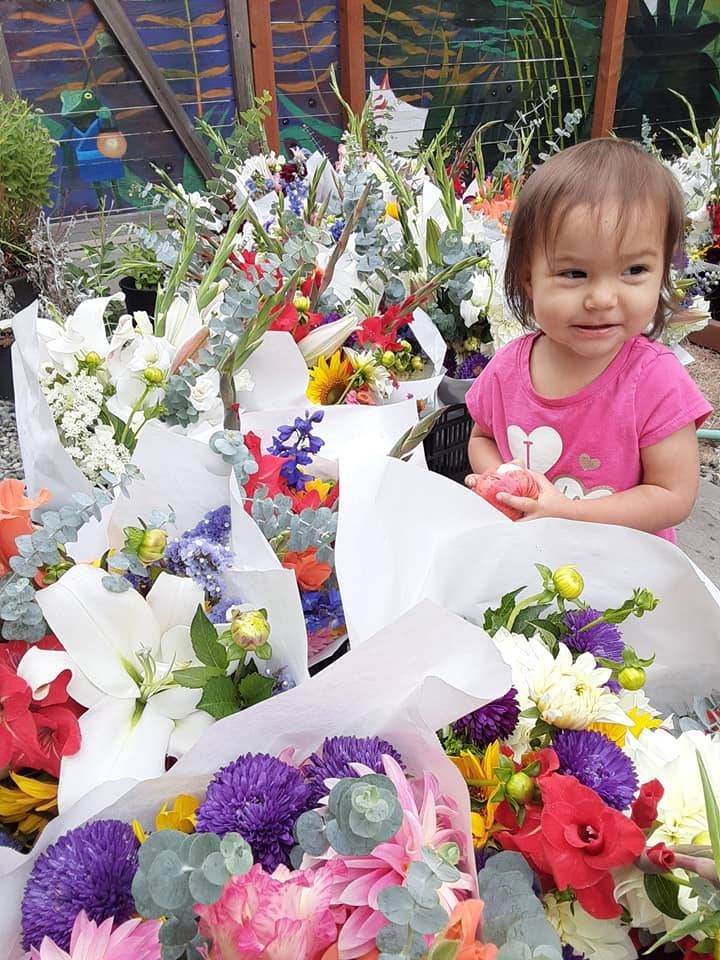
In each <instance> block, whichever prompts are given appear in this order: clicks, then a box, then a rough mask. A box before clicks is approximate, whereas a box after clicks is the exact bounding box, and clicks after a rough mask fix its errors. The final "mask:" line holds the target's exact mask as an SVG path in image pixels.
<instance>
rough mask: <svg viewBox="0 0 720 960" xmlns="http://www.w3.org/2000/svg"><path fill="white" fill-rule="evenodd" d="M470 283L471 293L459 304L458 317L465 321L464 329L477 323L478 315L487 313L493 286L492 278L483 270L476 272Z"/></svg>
mask: <svg viewBox="0 0 720 960" xmlns="http://www.w3.org/2000/svg"><path fill="white" fill-rule="evenodd" d="M470 282H471V283H472V293H471V294H470V296H469V297H468V298H467V299H465V300H463V301H462V303H461V304H460V316H461V317H462V318H463V320H464V321H465V326H466V327H471V326H472V325H473V324H474V323H477V321H478V320H479V318H480V314H484V313H486V312H487V310H488V307H489V305H490V297H491V296H492V293H493V286H494V285H493V282H492V278H491V277H490V276H488V274H487V273H486V272H485V271H484V270H478V271H476V272H475V273H474V274H473V276H472V279H471V281H470Z"/></svg>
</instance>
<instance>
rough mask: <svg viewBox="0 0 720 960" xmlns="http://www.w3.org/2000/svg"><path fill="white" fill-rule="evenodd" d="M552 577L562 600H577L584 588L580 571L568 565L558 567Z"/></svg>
mask: <svg viewBox="0 0 720 960" xmlns="http://www.w3.org/2000/svg"><path fill="white" fill-rule="evenodd" d="M552 579H553V584H554V586H555V589H556V590H557V592H558V593H559V594H560V596H561V597H562V598H563V599H564V600H577V598H578V597H579V596H580V594H581V593H582V592H583V590H584V589H585V584H584V583H583V578H582V577H581V576H580V571H579V570H578V569H577V568H576V567H573V566H570V565H568V566H565V567H558V569H557V570H556V571H555V573H554V574H553V575H552Z"/></svg>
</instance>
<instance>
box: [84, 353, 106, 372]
mask: <svg viewBox="0 0 720 960" xmlns="http://www.w3.org/2000/svg"><path fill="white" fill-rule="evenodd" d="M102 362H103V358H102V357H101V356H100V354H99V353H95V351H94V350H91V351H90V353H88V354H87V356H86V357H85V364H86V366H87V368H88V369H89V370H97V368H98V367H100V366H102Z"/></svg>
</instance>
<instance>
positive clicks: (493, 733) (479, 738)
mask: <svg viewBox="0 0 720 960" xmlns="http://www.w3.org/2000/svg"><path fill="white" fill-rule="evenodd" d="M519 716H520V704H519V703H518V702H517V690H516V689H515V688H514V687H510V689H509V690H508V692H507V693H506V694H505V695H504V696H502V697H498V699H497V700H491V701H490V703H486V704H485V706H484V707H480V709H479V710H474V711H473V712H472V713H468V714H467V716H465V717H460V719H459V720H457V721H456V722H455V729H456V730H457V731H458V732H459V733H460V734H462V735H463V736H465V737H467V738H468V740H471V741H472V743H473V744H474V745H475V746H476V747H479V748H480V749H483V748H484V747H487V746H488V744H491V743H492V742H493V741H494V740H505V739H507V737H509V736H510V734H511V733H512V732H513V730H514V729H515V727H516V726H517V722H518V717H519Z"/></svg>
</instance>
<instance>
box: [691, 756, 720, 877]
mask: <svg viewBox="0 0 720 960" xmlns="http://www.w3.org/2000/svg"><path fill="white" fill-rule="evenodd" d="M695 755H696V756H697V762H698V766H699V767H700V779H701V780H702V788H703V796H704V797H705V812H706V813H707V822H708V833H709V834H710V843H711V844H712V851H713V859H714V860H715V869H716V870H717V873H718V876H720V808H719V807H718V802H717V800H716V799H715V794H714V793H713V788H712V786H711V784H710V778H709V777H708V772H707V769H706V768H705V764H704V762H703V758H702V757H701V756H700V751H699V750H696V751H695Z"/></svg>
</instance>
